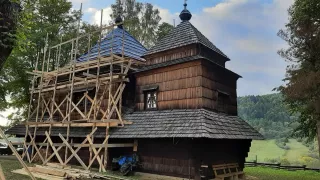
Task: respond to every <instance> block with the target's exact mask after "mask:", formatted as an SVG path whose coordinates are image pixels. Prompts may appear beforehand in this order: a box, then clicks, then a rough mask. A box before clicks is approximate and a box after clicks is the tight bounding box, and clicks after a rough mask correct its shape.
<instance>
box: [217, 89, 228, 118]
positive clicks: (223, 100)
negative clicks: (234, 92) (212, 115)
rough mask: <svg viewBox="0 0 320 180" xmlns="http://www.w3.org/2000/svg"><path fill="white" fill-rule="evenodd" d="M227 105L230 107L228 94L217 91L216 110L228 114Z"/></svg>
mask: <svg viewBox="0 0 320 180" xmlns="http://www.w3.org/2000/svg"><path fill="white" fill-rule="evenodd" d="M229 105H230V94H228V93H225V92H222V91H218V98H217V110H218V111H222V112H225V113H228V107H229Z"/></svg>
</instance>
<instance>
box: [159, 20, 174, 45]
mask: <svg viewBox="0 0 320 180" xmlns="http://www.w3.org/2000/svg"><path fill="white" fill-rule="evenodd" d="M172 29H173V26H172V25H171V24H169V23H166V22H163V23H162V24H161V25H160V26H159V29H158V31H157V40H158V41H159V40H161V39H162V38H163V37H165V36H166V35H167V34H168V33H169V32H170V31H171V30H172Z"/></svg>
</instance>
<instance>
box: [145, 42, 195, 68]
mask: <svg viewBox="0 0 320 180" xmlns="http://www.w3.org/2000/svg"><path fill="white" fill-rule="evenodd" d="M198 53H199V50H198V48H197V45H195V44H193V45H188V46H185V47H181V48H176V49H172V50H169V51H165V52H160V53H155V54H152V55H148V56H147V57H146V59H147V62H146V65H150V64H158V63H163V62H167V61H170V60H173V59H179V58H183V57H188V56H194V55H197V54H198Z"/></svg>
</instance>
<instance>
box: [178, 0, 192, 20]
mask: <svg viewBox="0 0 320 180" xmlns="http://www.w3.org/2000/svg"><path fill="white" fill-rule="evenodd" d="M183 6H184V10H182V11H181V13H180V15H179V17H180V19H181V21H189V20H190V19H191V17H192V14H191V13H190V11H189V10H188V9H187V6H188V4H187V0H184V4H183Z"/></svg>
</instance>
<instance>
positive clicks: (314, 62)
mask: <svg viewBox="0 0 320 180" xmlns="http://www.w3.org/2000/svg"><path fill="white" fill-rule="evenodd" d="M288 12H289V22H288V23H287V24H286V28H285V29H283V30H280V31H279V33H278V35H279V36H280V37H281V38H282V39H283V40H285V41H286V42H287V43H288V44H289V48H288V49H282V50H280V51H279V54H280V55H281V56H282V57H283V58H284V59H285V60H287V61H288V62H289V63H290V65H289V66H288V67H287V73H286V78H285V79H284V81H285V82H286V84H285V85H283V86H281V87H279V88H278V90H280V91H281V92H282V93H283V94H284V97H285V102H286V103H288V105H289V106H290V109H291V110H292V112H295V113H298V114H300V117H299V123H300V125H299V127H298V128H297V129H296V131H295V135H296V136H300V137H308V138H309V139H313V138H315V137H316V135H317V123H318V140H319V142H320V115H319V114H320V78H319V77H320V51H319V49H320V2H319V0H296V1H295V2H294V4H293V5H292V6H291V7H290V8H289V10H288ZM319 145H320V143H319Z"/></svg>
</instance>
